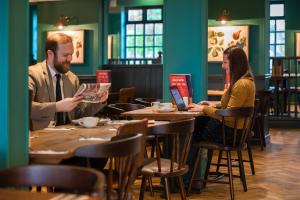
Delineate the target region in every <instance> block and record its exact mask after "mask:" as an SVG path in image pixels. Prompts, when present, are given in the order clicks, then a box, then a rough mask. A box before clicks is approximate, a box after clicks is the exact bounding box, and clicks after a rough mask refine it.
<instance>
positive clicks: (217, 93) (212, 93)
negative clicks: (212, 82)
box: [207, 90, 225, 96]
mask: <svg viewBox="0 0 300 200" xmlns="http://www.w3.org/2000/svg"><path fill="white" fill-rule="evenodd" d="M224 92H225V91H224V90H208V91H207V95H208V96H222V95H223V94H224Z"/></svg>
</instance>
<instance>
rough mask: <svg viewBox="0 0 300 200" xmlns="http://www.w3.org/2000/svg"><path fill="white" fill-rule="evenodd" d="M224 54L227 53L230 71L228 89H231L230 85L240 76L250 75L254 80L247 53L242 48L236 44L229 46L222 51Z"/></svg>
mask: <svg viewBox="0 0 300 200" xmlns="http://www.w3.org/2000/svg"><path fill="white" fill-rule="evenodd" d="M224 54H225V55H228V60H229V71H230V86H229V91H231V88H232V86H233V85H234V84H235V82H237V81H238V80H239V79H240V78H241V77H242V76H245V77H251V78H252V79H253V80H254V78H253V74H252V71H251V67H250V65H249V62H248V59H247V55H246V53H245V52H244V50H243V49H242V48H240V47H237V46H233V47H229V48H228V49H226V50H225V51H224Z"/></svg>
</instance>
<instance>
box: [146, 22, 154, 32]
mask: <svg viewBox="0 0 300 200" xmlns="http://www.w3.org/2000/svg"><path fill="white" fill-rule="evenodd" d="M152 34H153V24H146V35H152Z"/></svg>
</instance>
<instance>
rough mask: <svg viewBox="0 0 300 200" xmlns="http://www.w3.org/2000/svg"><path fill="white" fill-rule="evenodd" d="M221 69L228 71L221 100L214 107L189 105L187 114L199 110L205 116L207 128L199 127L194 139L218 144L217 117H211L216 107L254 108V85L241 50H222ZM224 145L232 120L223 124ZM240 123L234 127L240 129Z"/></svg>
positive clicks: (219, 137)
mask: <svg viewBox="0 0 300 200" xmlns="http://www.w3.org/2000/svg"><path fill="white" fill-rule="evenodd" d="M222 68H223V69H229V71H230V86H229V88H228V89H227V91H226V92H225V93H224V95H223V96H222V99H221V104H220V105H217V104H214V103H212V102H208V101H201V102H200V103H199V104H190V105H189V110H190V111H202V112H204V114H205V115H206V116H208V117H209V119H208V122H207V123H206V124H207V125H205V126H204V125H203V123H202V124H201V125H200V130H199V134H196V136H195V137H196V138H195V139H196V140H201V141H211V142H218V143H221V142H222V136H221V134H220V131H219V130H220V128H221V121H220V120H221V117H220V116H218V115H216V114H215V111H216V110H217V109H218V108H222V109H224V108H232V107H254V100H255V83H254V78H253V75H252V72H251V68H250V66H249V63H248V59H247V56H246V54H245V52H244V51H243V49H241V48H239V47H236V46H233V47H230V48H228V49H226V50H225V51H224V55H223V64H222ZM225 125H226V132H227V136H228V137H227V142H228V143H229V144H230V143H231V141H232V135H233V133H232V132H233V131H232V130H233V127H234V121H233V119H232V118H231V119H230V118H229V119H227V120H226V121H225ZM242 127H243V123H242V121H241V122H240V123H238V128H242Z"/></svg>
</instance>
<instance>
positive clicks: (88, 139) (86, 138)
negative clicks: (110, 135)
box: [79, 137, 110, 142]
mask: <svg viewBox="0 0 300 200" xmlns="http://www.w3.org/2000/svg"><path fill="white" fill-rule="evenodd" d="M79 141H103V142H108V141H110V139H107V138H98V137H82V138H80V139H79Z"/></svg>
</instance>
